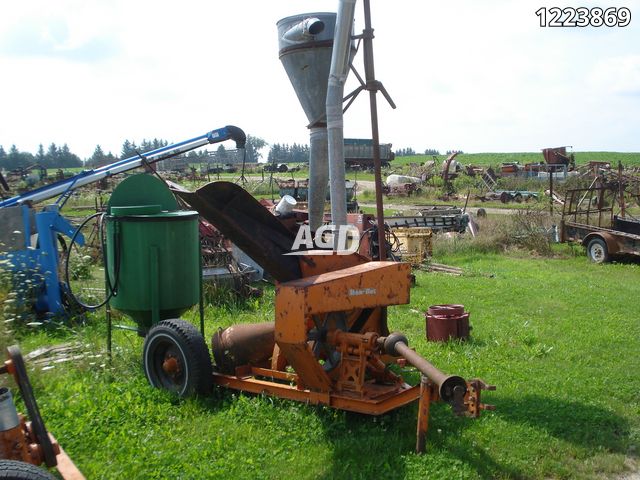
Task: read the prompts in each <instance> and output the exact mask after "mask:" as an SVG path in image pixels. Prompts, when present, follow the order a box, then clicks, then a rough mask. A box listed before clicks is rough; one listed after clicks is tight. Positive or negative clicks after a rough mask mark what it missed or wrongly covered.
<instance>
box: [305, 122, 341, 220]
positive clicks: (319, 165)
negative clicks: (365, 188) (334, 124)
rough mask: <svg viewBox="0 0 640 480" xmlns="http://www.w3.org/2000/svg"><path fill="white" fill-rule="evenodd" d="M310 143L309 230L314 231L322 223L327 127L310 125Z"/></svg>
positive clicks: (325, 180) (327, 174)
mask: <svg viewBox="0 0 640 480" xmlns="http://www.w3.org/2000/svg"><path fill="white" fill-rule="evenodd" d="M310 144H311V145H310V147H309V226H310V227H311V231H313V232H315V231H316V230H317V229H318V228H320V227H321V226H322V224H323V223H324V203H325V198H326V195H327V183H328V181H329V164H328V163H327V160H326V159H327V155H328V153H327V149H328V143H327V128H326V127H324V126H322V127H311V141H310ZM342 190H344V188H343V189H342ZM332 198H333V197H332ZM332 204H333V203H332Z"/></svg>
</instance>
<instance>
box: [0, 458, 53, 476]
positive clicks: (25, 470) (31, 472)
mask: <svg viewBox="0 0 640 480" xmlns="http://www.w3.org/2000/svg"><path fill="white" fill-rule="evenodd" d="M55 478H56V477H54V476H53V475H51V474H50V473H49V472H47V471H46V470H43V469H42V468H40V467H36V466H35V465H32V464H30V463H25V462H18V461H17V460H0V479H1V480H55Z"/></svg>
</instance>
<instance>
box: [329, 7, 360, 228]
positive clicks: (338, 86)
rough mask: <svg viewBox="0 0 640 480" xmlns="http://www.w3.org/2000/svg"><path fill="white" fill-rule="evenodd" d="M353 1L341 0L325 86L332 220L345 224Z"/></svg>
mask: <svg viewBox="0 0 640 480" xmlns="http://www.w3.org/2000/svg"><path fill="white" fill-rule="evenodd" d="M355 5H356V0H340V3H339V7H338V14H337V18H336V29H335V35H334V40H333V52H332V54H331V70H330V72H329V81H328V85H327V100H326V109H327V135H328V148H329V151H328V153H329V178H330V180H331V183H330V185H329V191H330V193H331V222H332V223H333V225H336V226H339V225H346V224H347V196H346V189H345V168H344V123H343V114H342V101H343V100H342V99H343V97H344V85H345V83H346V80H347V74H348V73H349V48H350V44H351V29H352V25H353V16H354V11H355Z"/></svg>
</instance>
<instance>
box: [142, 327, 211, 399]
mask: <svg viewBox="0 0 640 480" xmlns="http://www.w3.org/2000/svg"><path fill="white" fill-rule="evenodd" d="M170 350H173V352H174V353H176V354H177V357H176V358H177V359H178V362H179V365H180V367H181V369H180V370H181V375H180V376H179V377H178V380H177V381H176V379H174V378H172V377H171V375H169V374H168V373H167V372H165V370H164V369H163V368H162V365H163V360H164V359H165V358H166V354H167V353H169V351H170ZM142 364H143V366H144V372H145V375H146V377H147V380H149V383H150V384H151V385H152V386H154V387H156V388H164V389H165V390H169V391H173V392H175V393H177V394H178V395H179V396H180V397H189V396H192V395H194V394H206V393H209V392H210V391H211V387H212V379H211V375H212V367H211V357H210V356H209V349H208V348H207V344H206V343H205V341H204V338H202V335H201V334H200V332H199V331H198V330H197V329H196V328H195V327H194V326H193V325H192V324H190V323H189V322H186V321H184V320H180V319H171V320H163V321H161V322H158V323H157V324H156V325H154V326H153V327H152V328H151V330H149V333H148V334H147V336H146V338H145V340H144V346H143V348H142Z"/></svg>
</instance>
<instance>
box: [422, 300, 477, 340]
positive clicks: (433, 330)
mask: <svg viewBox="0 0 640 480" xmlns="http://www.w3.org/2000/svg"><path fill="white" fill-rule="evenodd" d="M426 319H427V340H429V341H431V342H446V341H447V340H450V339H456V338H460V339H462V340H468V339H469V330H471V327H469V313H468V312H465V311H464V305H432V306H431V307H429V310H427V314H426Z"/></svg>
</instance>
